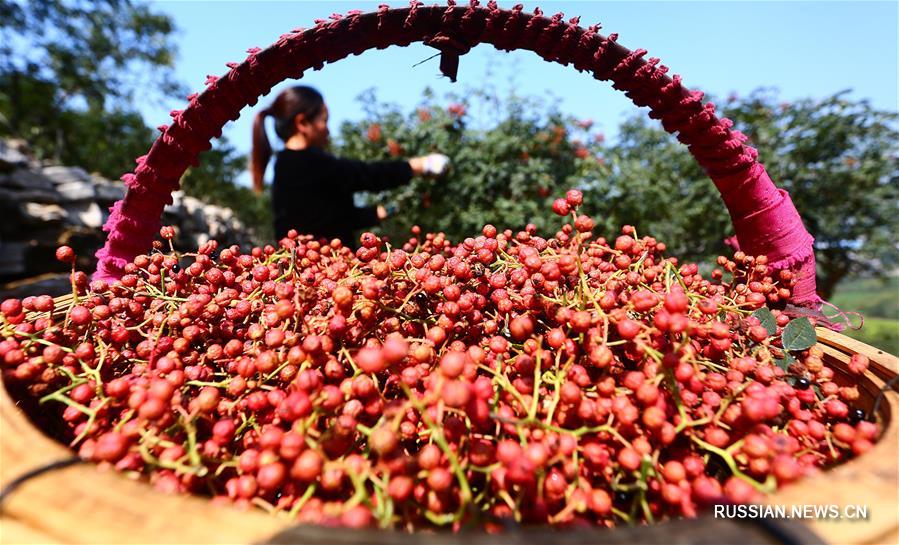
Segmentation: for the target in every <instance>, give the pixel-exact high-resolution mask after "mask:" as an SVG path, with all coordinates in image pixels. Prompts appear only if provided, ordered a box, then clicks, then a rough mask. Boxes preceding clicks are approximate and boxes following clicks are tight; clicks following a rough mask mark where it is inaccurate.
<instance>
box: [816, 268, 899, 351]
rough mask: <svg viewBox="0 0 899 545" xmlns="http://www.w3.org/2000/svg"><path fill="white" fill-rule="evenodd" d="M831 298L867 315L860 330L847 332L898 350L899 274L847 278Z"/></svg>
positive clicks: (845, 309) (832, 300) (866, 341)
mask: <svg viewBox="0 0 899 545" xmlns="http://www.w3.org/2000/svg"><path fill="white" fill-rule="evenodd" d="M830 302H831V303H833V304H834V305H836V306H838V307H840V309H842V310H844V311H847V312H848V311H856V312H860V313H861V314H862V315H863V316H864V317H865V324H864V326H863V327H862V328H861V329H860V330H858V331H853V330H847V331H845V332H844V334H846V335H848V336H849V337H853V338H855V339H858V340H860V341H862V342H864V343H866V344H870V345H871V346H876V347H877V348H880V349H881V350H884V351H886V352H889V353H890V354H899V277H897V276H894V277H891V278H888V279H886V280H877V279H874V278H857V279H851V280H848V281H845V282H843V283H841V284H840V285H839V286H837V289H836V293H835V294H834V296H833V298H832V299H831V301H830Z"/></svg>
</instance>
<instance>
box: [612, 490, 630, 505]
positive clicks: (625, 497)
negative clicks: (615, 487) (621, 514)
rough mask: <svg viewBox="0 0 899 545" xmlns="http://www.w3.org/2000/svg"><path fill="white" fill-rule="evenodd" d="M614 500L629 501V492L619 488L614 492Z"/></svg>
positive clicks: (619, 501)
mask: <svg viewBox="0 0 899 545" xmlns="http://www.w3.org/2000/svg"><path fill="white" fill-rule="evenodd" d="M615 501H617V502H618V503H628V502H630V501H631V494H630V492H625V491H624V490H619V491H618V492H615Z"/></svg>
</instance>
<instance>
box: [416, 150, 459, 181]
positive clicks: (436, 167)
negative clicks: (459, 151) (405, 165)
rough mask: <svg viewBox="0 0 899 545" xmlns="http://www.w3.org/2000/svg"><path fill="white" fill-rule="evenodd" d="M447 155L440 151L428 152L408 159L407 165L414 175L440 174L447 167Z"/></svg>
mask: <svg viewBox="0 0 899 545" xmlns="http://www.w3.org/2000/svg"><path fill="white" fill-rule="evenodd" d="M449 163H450V160H449V157H447V156H446V155H443V154H442V153H429V154H428V155H422V156H420V157H413V158H412V159H409V166H410V167H412V173H413V174H415V175H416V176H440V175H442V174H444V173H445V172H446V170H447V168H449Z"/></svg>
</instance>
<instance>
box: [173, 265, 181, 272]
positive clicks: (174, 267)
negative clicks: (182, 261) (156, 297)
mask: <svg viewBox="0 0 899 545" xmlns="http://www.w3.org/2000/svg"><path fill="white" fill-rule="evenodd" d="M180 271H181V265H179V264H177V263H175V264H174V265H172V272H173V273H176V274H177V273H178V272H180Z"/></svg>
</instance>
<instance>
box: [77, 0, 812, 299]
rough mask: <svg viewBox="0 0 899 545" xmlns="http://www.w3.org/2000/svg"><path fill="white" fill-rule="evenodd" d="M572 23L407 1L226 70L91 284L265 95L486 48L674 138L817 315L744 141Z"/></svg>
mask: <svg viewBox="0 0 899 545" xmlns="http://www.w3.org/2000/svg"><path fill="white" fill-rule="evenodd" d="M578 23H579V20H578V18H574V19H571V20H569V21H565V20H564V19H563V17H562V14H557V15H554V16H552V17H544V16H543V13H542V12H541V11H540V9H539V8H538V9H536V10H535V11H534V13H533V14H530V13H525V12H524V11H523V9H522V7H521V6H520V5H517V6H515V7H513V8H512V9H511V10H505V9H500V8H498V7H497V5H496V3H495V2H493V1H491V2H488V4H487V6H486V7H481V6H480V5H479V3H478V2H477V1H476V0H474V1H472V2H471V3H470V4H469V5H468V6H456V4H455V2H454V1H453V0H450V1H449V3H448V5H447V6H445V7H444V6H429V7H425V6H423V5H422V3H421V2H417V1H413V2H411V4H410V7H408V8H402V9H390V8H389V7H387V6H381V7H379V8H378V10H377V11H375V12H371V13H364V14H363V13H362V12H360V11H358V10H354V11H351V12H349V13H347V14H346V15H340V14H333V15H331V16H330V17H329V18H328V19H323V20H317V21H316V24H315V26H314V27H312V28H310V29H306V30H303V29H297V30H294V31H293V32H291V33H289V34H285V35H283V36H281V38H280V39H279V40H278V41H277V42H275V43H274V44H272V45H271V46H269V47H268V48H266V49H265V50H260V49H257V48H254V49H251V50H249V56H248V57H247V59H246V60H244V61H243V62H241V63H240V64H234V63H229V66H230V67H231V69H230V71H229V72H228V73H227V74H225V75H224V76H223V77H215V76H209V77H208V78H207V88H206V90H205V91H204V92H203V93H201V94H199V95H191V96H190V97H189V100H190V104H189V105H188V107H187V108H186V109H185V110H183V111H173V112H172V117H173V120H174V121H173V123H172V125H171V126H167V127H166V126H163V127H160V129H161V130H162V131H163V133H162V135H161V136H160V137H159V138H158V139H157V140H156V142H155V143H154V144H153V147H152V148H151V149H150V152H149V153H148V154H147V155H145V156H143V157H140V158H138V159H137V168H136V169H135V170H134V172H133V173H131V174H126V175H125V176H123V180H124V181H125V184H126V186H127V187H128V191H127V193H126V195H125V198H124V199H123V200H121V201H119V202H117V203H116V204H115V205H114V206H113V207H112V208H111V209H110V210H111V212H112V213H111V215H110V217H109V219H108V221H107V222H106V225H105V226H104V227H103V229H104V230H105V231H108V232H109V236H108V237H107V240H106V245H105V246H104V247H103V248H102V249H101V250H99V251H98V252H97V257H98V258H99V263H98V265H97V272H96V273H95V275H94V278H100V279H105V280H115V279H117V278H119V277H121V275H122V269H123V267H124V266H125V264H126V263H128V262H129V261H130V260H131V259H133V258H134V256H136V255H137V254H139V253H141V252H144V251H146V250H147V249H148V248H149V247H150V245H151V242H152V240H153V237H154V236H155V234H156V233H157V232H158V230H159V227H160V226H161V223H160V218H161V216H162V211H163V208H164V207H165V205H166V204H168V203H171V200H172V197H171V193H172V191H174V190H175V189H177V188H178V185H179V180H180V178H181V175H182V174H183V173H184V171H185V170H186V169H187V167H188V166H190V165H191V164H196V161H197V156H198V155H199V153H200V152H202V151H205V150H207V149H209V148H210V147H211V146H210V140H211V139H212V138H214V137H218V136H220V135H221V130H222V127H223V126H224V124H225V123H226V122H228V121H229V120H234V119H237V118H238V116H239V115H240V111H241V110H242V109H243V108H244V107H245V106H247V105H250V106H252V105H254V104H256V102H257V100H258V99H259V97H260V96H261V95H264V94H267V93H268V92H269V91H270V90H271V88H272V87H273V86H274V85H275V84H277V83H279V82H281V81H283V80H285V79H287V78H300V77H302V75H303V73H304V72H305V71H306V70H308V69H310V68H311V69H316V70H317V69H321V68H322V67H323V66H324V64H325V63H326V62H335V61H338V60H340V59H342V58H344V57H347V56H348V55H350V54H356V55H358V54H360V53H362V52H364V51H366V50H368V49H372V48H378V49H384V48H386V47H388V46H391V45H400V46H407V45H409V44H410V43H413V42H425V43H428V44H430V45H432V46H434V47H437V48H439V49H440V50H441V51H442V53H443V57H444V58H443V60H442V62H441V68H442V69H443V71H444V72H445V73H447V75H450V76H455V68H456V66H457V65H458V56H459V55H461V54H464V53H465V52H466V51H468V50H469V49H470V48H471V47H473V46H475V45H477V44H479V43H490V44H493V45H494V46H495V47H496V48H498V49H502V50H507V51H511V50H514V49H525V50H530V51H533V52H535V53H537V54H538V55H540V56H541V57H542V58H543V59H545V60H547V61H551V62H557V63H559V64H562V65H565V66H567V65H569V64H571V65H573V66H574V68H575V69H577V70H579V71H589V72H591V73H592V74H593V76H594V77H595V78H596V79H599V80H610V81H612V85H613V87H614V88H615V89H618V90H620V91H623V92H624V93H625V94H626V95H627V96H628V98H630V99H631V100H632V101H633V102H634V104H636V105H637V106H648V107H649V108H650V114H649V115H650V117H652V118H654V119H659V120H661V122H662V126H663V127H664V128H665V130H667V131H668V132H670V133H676V134H677V138H678V140H680V141H681V142H682V143H684V144H685V145H687V146H688V148H689V150H690V152H691V153H692V154H693V157H695V158H696V161H697V162H698V163H699V164H700V165H702V167H703V168H704V169H705V170H706V172H707V173H708V174H709V176H710V177H711V178H712V180H713V181H714V182H715V185H716V186H717V188H718V190H719V191H720V192H721V196H722V198H723V199H724V203H725V205H726V206H727V208H728V211H729V212H730V215H731V218H732V220H733V224H734V229H735V231H736V235H737V239H738V241H739V244H740V246H741V248H742V249H743V250H744V251H745V252H746V253H748V254H753V255H758V254H766V255H767V256H768V258H769V262H770V264H771V265H770V266H771V269H772V270H777V269H785V268H789V269H792V270H793V271H795V272H796V274H797V275H798V284H797V285H796V287H795V289H794V299H795V300H794V302H795V303H796V304H799V305H804V306H817V305H818V304H819V303H820V299H819V298H818V296H817V295H816V294H815V257H814V252H813V248H812V242H813V239H812V237H811V235H809V233H808V232H807V231H806V229H805V227H804V226H803V224H802V220H801V218H800V217H799V214H798V212H797V211H796V209H795V207H794V206H793V204H792V202H791V201H790V198H789V195H788V194H787V192H786V191H784V190H782V189H778V188H777V187H775V186H774V184H773V183H772V182H771V179H770V178H769V177H768V174H767V173H766V172H765V168H764V167H763V166H762V164H761V163H759V162H758V161H757V160H756V151H755V150H754V149H753V148H751V147H748V146H746V145H744V142H745V141H746V137H745V136H744V135H743V134H741V133H740V132H738V131H732V130H731V126H732V123H731V121H730V120H728V119H719V118H718V117H716V115H715V107H714V105H713V104H704V103H703V102H702V97H703V94H702V93H701V92H698V91H690V90H689V89H687V88H685V87H684V86H683V85H682V84H681V78H680V76H677V75H675V76H673V77H668V76H667V75H666V74H667V72H668V68H667V67H665V66H661V65H659V64H658V63H659V59H655V58H650V59H644V58H643V57H644V56H645V55H646V51H645V50H643V49H637V50H636V51H630V50H629V49H627V48H625V47H623V46H621V45H619V44H618V43H617V38H618V37H617V35H616V34H611V35H609V36H603V35H601V34H599V33H598V30H599V26H598V25H596V26H591V27H589V28H586V29H585V28H583V27H581V26H579V24H578Z"/></svg>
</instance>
